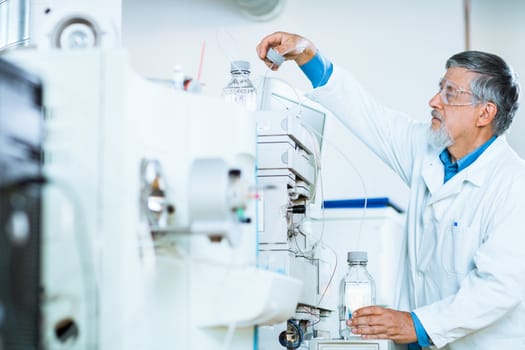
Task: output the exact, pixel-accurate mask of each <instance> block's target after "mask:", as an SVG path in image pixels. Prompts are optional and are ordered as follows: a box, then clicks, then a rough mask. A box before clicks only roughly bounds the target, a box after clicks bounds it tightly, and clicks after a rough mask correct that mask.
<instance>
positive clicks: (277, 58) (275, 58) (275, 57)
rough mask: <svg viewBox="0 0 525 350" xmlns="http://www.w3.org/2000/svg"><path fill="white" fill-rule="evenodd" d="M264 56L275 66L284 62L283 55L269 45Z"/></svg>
mask: <svg viewBox="0 0 525 350" xmlns="http://www.w3.org/2000/svg"><path fill="white" fill-rule="evenodd" d="M266 58H267V59H269V60H270V61H271V62H272V63H273V64H275V65H276V66H280V65H281V64H283V62H284V56H281V55H280V54H279V53H278V52H277V51H275V50H274V49H273V48H271V47H270V49H269V50H268V52H267V53H266Z"/></svg>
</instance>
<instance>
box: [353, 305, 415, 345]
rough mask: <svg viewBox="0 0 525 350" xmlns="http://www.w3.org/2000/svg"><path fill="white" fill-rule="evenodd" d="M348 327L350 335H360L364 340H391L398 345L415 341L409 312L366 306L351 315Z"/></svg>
mask: <svg viewBox="0 0 525 350" xmlns="http://www.w3.org/2000/svg"><path fill="white" fill-rule="evenodd" d="M348 326H349V327H351V328H352V333H354V334H361V336H362V337H363V338H364V339H392V340H393V341H395V342H396V343H400V344H407V343H412V342H415V341H417V336H416V330H415V328H414V322H413V321H412V316H410V313H409V312H404V311H397V310H392V309H387V308H384V307H380V306H367V307H363V308H361V309H358V310H356V311H355V312H354V313H352V319H351V320H349V321H348Z"/></svg>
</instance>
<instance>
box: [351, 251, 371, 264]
mask: <svg viewBox="0 0 525 350" xmlns="http://www.w3.org/2000/svg"><path fill="white" fill-rule="evenodd" d="M346 261H348V262H351V261H364V262H368V253H367V252H359V251H354V252H348V257H347V259H346Z"/></svg>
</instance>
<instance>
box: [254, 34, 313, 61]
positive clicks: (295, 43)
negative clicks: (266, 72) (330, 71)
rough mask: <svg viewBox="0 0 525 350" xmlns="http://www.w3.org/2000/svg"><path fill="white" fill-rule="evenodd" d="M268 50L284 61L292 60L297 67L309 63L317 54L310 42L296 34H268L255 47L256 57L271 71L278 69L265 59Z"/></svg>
mask: <svg viewBox="0 0 525 350" xmlns="http://www.w3.org/2000/svg"><path fill="white" fill-rule="evenodd" d="M270 48H273V49H274V50H275V51H277V53H279V54H280V55H281V56H284V58H285V59H286V60H294V61H295V62H296V63H297V64H298V65H299V66H301V65H303V64H305V63H306V62H308V61H310V60H311V59H312V57H314V56H315V53H316V52H317V48H316V47H315V46H314V44H313V43H312V42H311V41H310V40H308V39H306V38H303V37H302V36H299V35H297V34H291V33H285V32H275V33H273V34H270V35H268V36H266V37H264V38H263V39H262V40H261V42H260V43H259V45H257V55H258V56H259V58H260V59H261V60H263V61H264V62H265V63H266V65H267V66H268V67H270V68H271V69H273V70H277V69H278V68H279V67H278V66H276V65H274V64H273V63H272V62H271V61H270V60H268V59H267V58H266V54H267V53H268V50H269V49H270Z"/></svg>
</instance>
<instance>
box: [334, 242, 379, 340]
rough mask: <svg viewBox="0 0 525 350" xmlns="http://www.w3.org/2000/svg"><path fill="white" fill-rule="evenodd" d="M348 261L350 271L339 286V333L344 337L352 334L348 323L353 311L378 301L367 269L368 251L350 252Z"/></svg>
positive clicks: (372, 280)
mask: <svg viewBox="0 0 525 350" xmlns="http://www.w3.org/2000/svg"><path fill="white" fill-rule="evenodd" d="M347 262H348V272H347V273H346V275H345V276H344V277H343V279H342V280H341V284H340V286H339V335H340V337H341V338H343V339H348V338H349V337H351V336H352V333H351V331H350V329H349V328H348V326H347V323H346V321H348V320H349V319H351V318H352V313H353V312H354V311H355V310H357V309H359V308H361V307H364V306H369V305H374V304H375V302H376V300H375V299H376V286H375V282H374V279H373V278H372V276H371V275H370V273H369V272H368V269H367V263H368V254H367V252H362V251H352V252H348V258H347Z"/></svg>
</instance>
